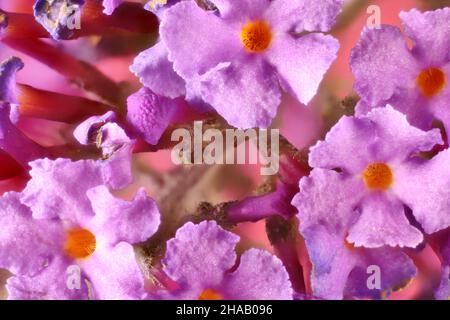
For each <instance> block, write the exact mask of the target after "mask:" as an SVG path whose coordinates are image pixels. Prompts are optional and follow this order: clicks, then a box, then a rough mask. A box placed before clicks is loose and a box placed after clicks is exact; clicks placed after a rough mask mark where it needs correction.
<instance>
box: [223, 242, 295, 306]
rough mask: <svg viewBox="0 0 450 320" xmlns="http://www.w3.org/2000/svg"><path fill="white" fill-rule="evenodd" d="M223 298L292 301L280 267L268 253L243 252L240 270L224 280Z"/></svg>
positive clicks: (277, 260) (283, 269) (285, 277)
mask: <svg viewBox="0 0 450 320" xmlns="http://www.w3.org/2000/svg"><path fill="white" fill-rule="evenodd" d="M224 285H225V286H226V289H225V291H226V294H225V296H226V297H227V298H228V299H238V300H291V299H292V297H293V293H294V291H293V290H292V286H291V283H290V281H289V275H288V273H287V272H286V270H285V268H284V266H283V263H282V262H281V261H280V260H279V259H278V258H277V257H275V256H274V255H272V254H270V253H268V252H267V251H263V250H258V249H250V250H247V251H246V252H244V253H243V254H242V256H241V259H240V264H239V267H238V268H237V270H236V271H234V272H233V273H231V274H230V275H228V276H227V277H226V279H225V280H224Z"/></svg>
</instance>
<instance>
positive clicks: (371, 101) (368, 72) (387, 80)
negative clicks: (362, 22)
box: [350, 8, 450, 132]
mask: <svg viewBox="0 0 450 320" xmlns="http://www.w3.org/2000/svg"><path fill="white" fill-rule="evenodd" d="M400 18H401V20H402V22H403V26H404V30H405V33H406V35H407V36H408V37H409V38H410V39H411V40H412V41H413V43H414V45H413V47H412V49H411V50H410V49H409V48H408V46H407V43H406V39H405V37H404V36H403V35H402V33H401V31H400V29H399V28H397V27H393V26H387V25H386V26H382V28H381V29H379V30H377V29H373V30H369V29H365V30H364V32H363V33H362V36H361V39H360V41H359V43H358V44H357V46H356V47H355V48H354V49H353V52H352V55H351V61H350V64H351V68H352V70H353V73H354V75H355V78H356V81H355V90H356V91H357V92H358V94H359V95H360V96H361V98H362V101H361V103H360V104H359V106H358V107H357V114H365V113H367V112H368V111H369V110H370V109H371V108H372V107H374V106H384V105H385V104H387V103H388V104H391V105H392V106H393V107H394V108H396V109H397V110H399V111H401V112H403V113H405V114H406V115H407V117H408V121H409V122H410V123H411V124H413V125H415V126H417V127H419V128H421V129H429V128H430V127H431V123H432V121H433V119H438V120H440V121H442V122H443V123H444V125H445V128H446V130H447V132H450V113H449V112H448V108H449V101H450V86H449V81H450V55H449V50H450V8H444V9H439V10H436V11H429V12H424V13H422V12H419V11H418V10H416V9H413V10H411V11H409V12H402V13H401V14H400Z"/></svg>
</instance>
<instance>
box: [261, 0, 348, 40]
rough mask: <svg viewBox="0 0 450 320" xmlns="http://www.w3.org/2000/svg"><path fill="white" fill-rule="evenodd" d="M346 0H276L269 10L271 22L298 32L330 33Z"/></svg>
mask: <svg viewBox="0 0 450 320" xmlns="http://www.w3.org/2000/svg"><path fill="white" fill-rule="evenodd" d="M343 2H344V0H321V1H315V0H290V1H285V0H274V1H272V4H271V7H270V9H269V15H270V17H271V19H270V20H271V21H276V22H279V23H283V24H284V25H286V26H287V29H289V28H292V27H293V26H295V27H296V28H295V29H296V31H297V32H303V31H323V32H326V31H330V29H331V27H332V26H333V25H334V24H335V22H336V17H337V15H338V14H339V13H340V12H341V10H342V3H343Z"/></svg>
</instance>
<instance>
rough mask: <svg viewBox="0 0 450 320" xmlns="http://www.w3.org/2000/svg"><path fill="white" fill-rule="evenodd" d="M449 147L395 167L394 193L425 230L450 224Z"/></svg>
mask: <svg viewBox="0 0 450 320" xmlns="http://www.w3.org/2000/svg"><path fill="white" fill-rule="evenodd" d="M448 163H450V150H445V151H442V152H440V153H439V154H438V155H436V156H435V157H434V158H433V159H431V160H428V161H425V162H423V161H420V162H419V161H416V162H412V161H411V162H409V163H408V164H405V165H404V166H401V167H399V168H397V170H396V173H395V174H396V177H397V178H396V180H395V181H396V182H395V184H394V185H393V191H394V192H395V194H396V195H397V196H398V197H399V198H400V199H401V200H402V201H403V202H404V203H405V204H406V205H408V206H409V207H410V208H411V209H412V213H413V215H414V217H415V218H416V220H417V221H418V222H419V223H420V224H421V225H422V227H423V229H424V230H425V232H426V233H429V234H431V233H434V232H437V231H439V230H442V229H445V228H447V227H448V226H450V199H449V197H448V195H447V193H448V190H450V169H449V166H448Z"/></svg>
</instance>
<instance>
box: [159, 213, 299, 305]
mask: <svg viewBox="0 0 450 320" xmlns="http://www.w3.org/2000/svg"><path fill="white" fill-rule="evenodd" d="M238 242H239V237H238V236H236V235H234V234H233V233H231V232H227V231H225V230H223V229H222V228H220V227H219V226H218V225H217V224H216V223H215V222H212V221H208V222H206V221H205V222H202V223H200V224H198V225H194V224H192V223H191V222H189V223H187V224H185V225H184V226H183V227H181V228H180V229H178V231H177V233H176V236H175V238H174V239H172V240H170V241H168V243H167V252H166V256H165V258H164V260H163V264H164V266H165V269H164V271H165V272H166V273H167V274H168V275H169V276H170V277H171V278H172V279H173V280H175V281H176V282H177V283H178V284H179V288H178V289H177V290H176V291H174V292H170V293H168V292H159V293H158V294H157V296H158V297H162V298H167V299H200V300H219V299H238V300H249V299H250V300H252V299H260V300H266V299H292V295H293V290H292V287H291V284H290V282H289V277H288V274H287V272H286V270H285V269H284V267H283V265H282V263H281V261H280V260H278V258H276V257H275V256H272V255H271V254H269V253H268V252H265V251H262V250H257V249H250V250H247V251H246V252H244V253H243V254H242V256H241V258H240V262H239V265H238V266H236V253H235V246H236V244H237V243H238Z"/></svg>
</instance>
